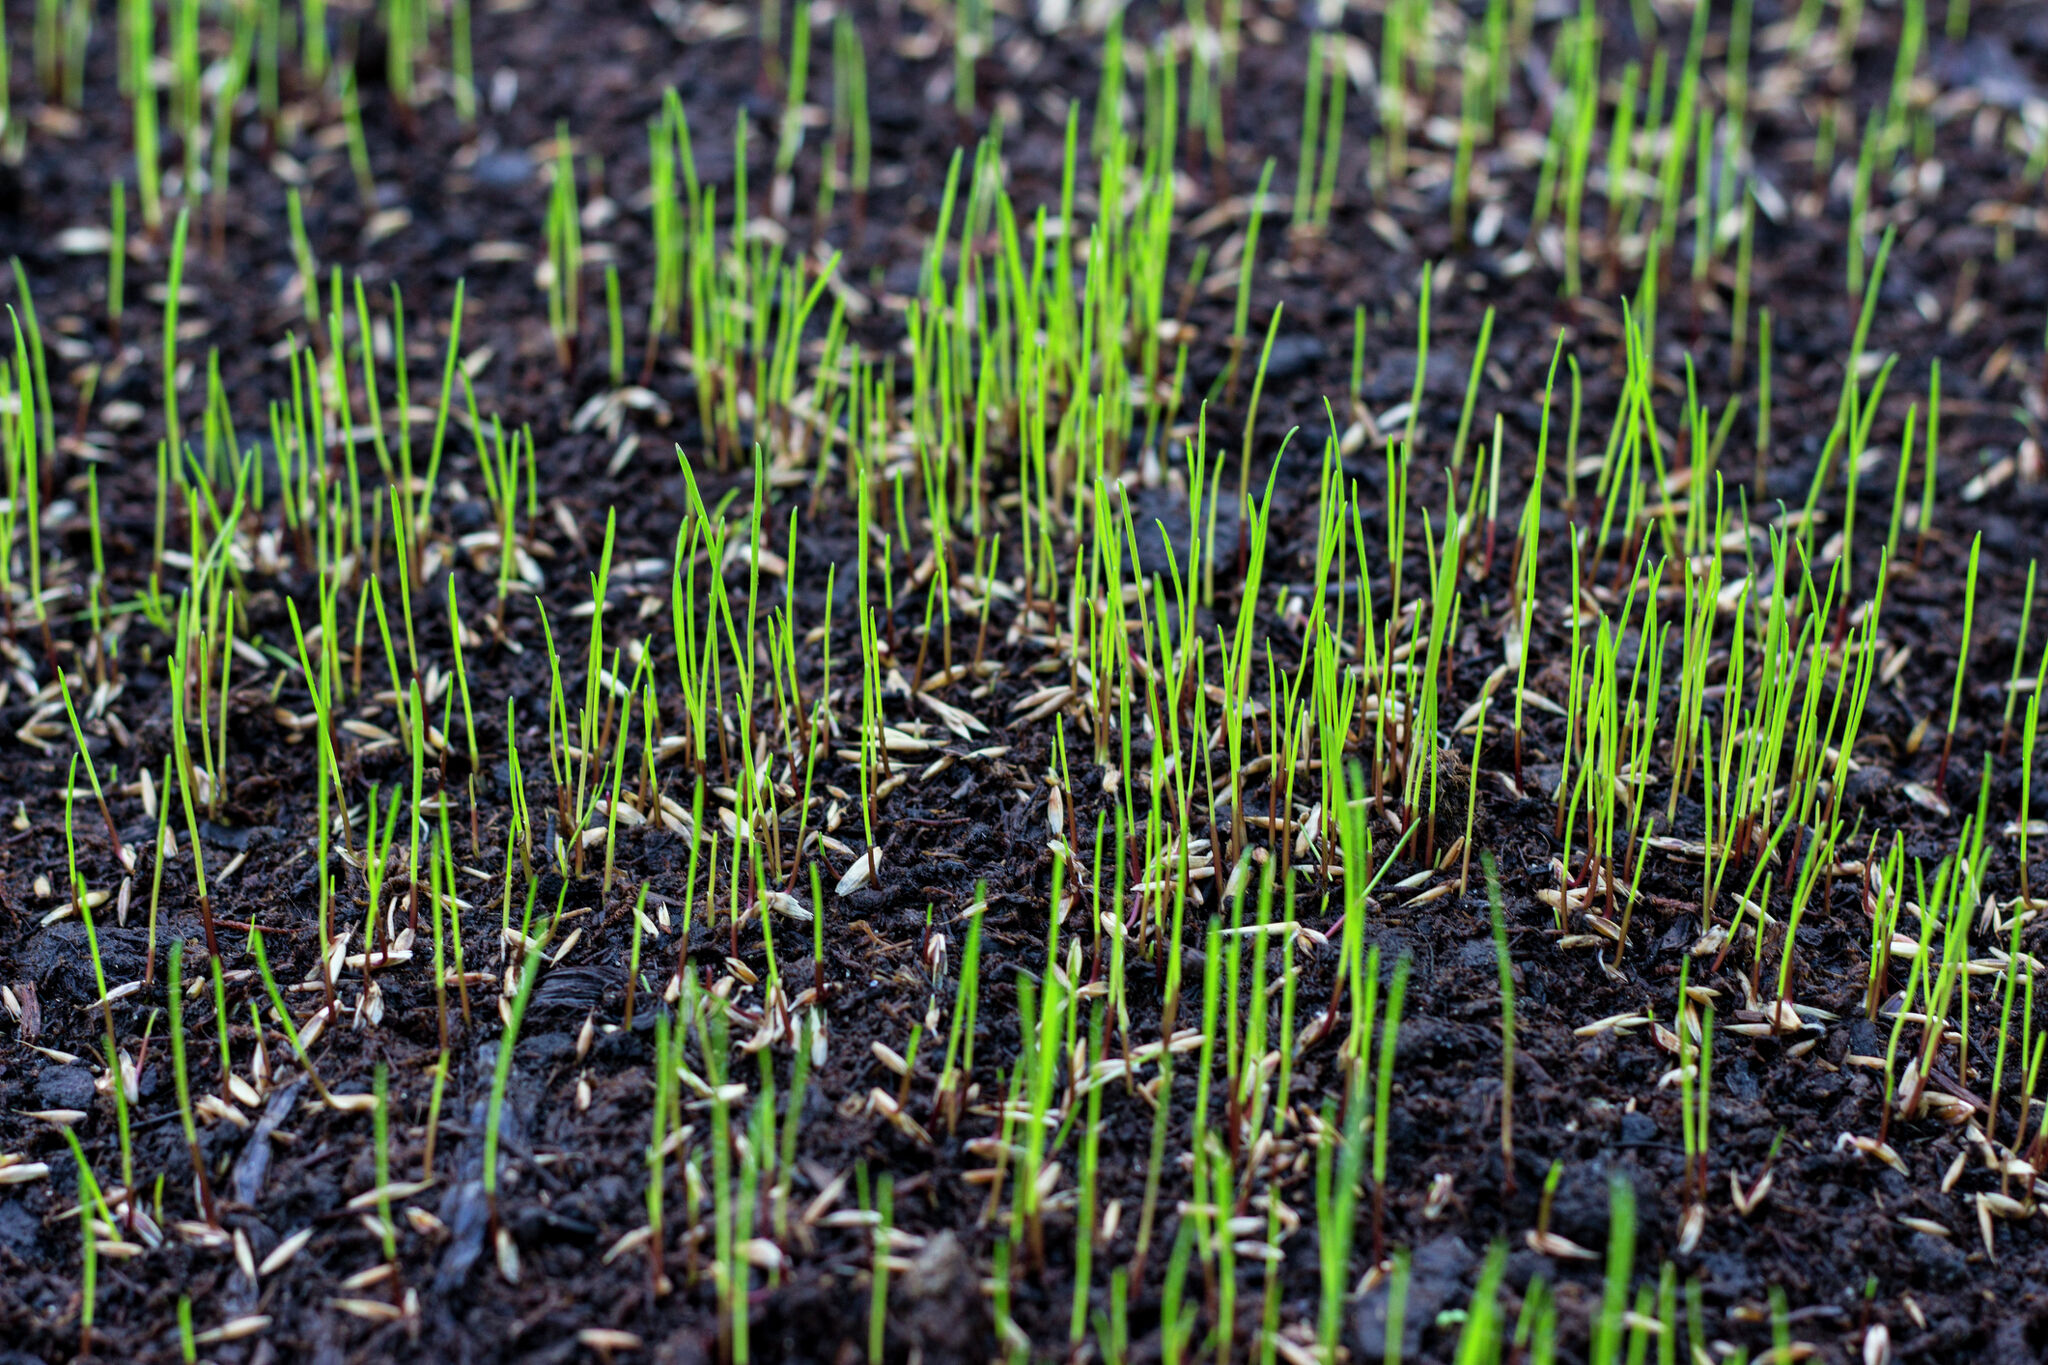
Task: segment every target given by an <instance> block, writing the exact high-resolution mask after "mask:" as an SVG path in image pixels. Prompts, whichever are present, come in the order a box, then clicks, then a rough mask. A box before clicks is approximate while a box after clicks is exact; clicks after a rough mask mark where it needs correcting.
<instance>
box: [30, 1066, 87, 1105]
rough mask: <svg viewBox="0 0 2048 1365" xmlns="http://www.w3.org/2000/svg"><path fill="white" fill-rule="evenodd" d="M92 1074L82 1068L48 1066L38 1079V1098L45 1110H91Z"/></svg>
mask: <svg viewBox="0 0 2048 1365" xmlns="http://www.w3.org/2000/svg"><path fill="white" fill-rule="evenodd" d="M94 1093H95V1089H94V1086H93V1080H92V1072H91V1071H89V1070H87V1069H86V1068H85V1067H82V1066H46V1067H44V1068H43V1070H42V1074H40V1075H39V1076H37V1077H36V1098H37V1099H38V1100H40V1101H41V1102H42V1106H43V1108H45V1109H87V1110H89V1109H91V1108H92V1102H93V1095H94Z"/></svg>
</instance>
